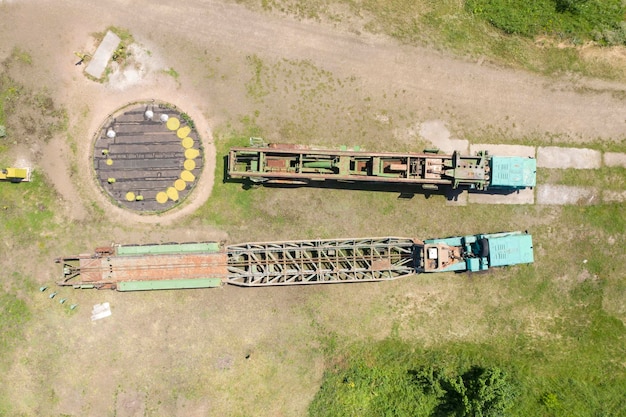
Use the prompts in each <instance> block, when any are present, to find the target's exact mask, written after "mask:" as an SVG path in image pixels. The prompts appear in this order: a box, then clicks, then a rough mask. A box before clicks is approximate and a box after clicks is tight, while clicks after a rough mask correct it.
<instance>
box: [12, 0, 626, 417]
mask: <svg viewBox="0 0 626 417" xmlns="http://www.w3.org/2000/svg"><path fill="white" fill-rule="evenodd" d="M0 16H2V21H4V22H11V24H0V60H2V59H4V58H6V57H7V56H9V55H10V54H11V52H12V51H13V49H14V48H16V47H18V48H20V49H21V50H23V51H26V52H27V53H28V54H30V55H31V57H32V61H33V62H32V65H31V66H30V67H28V71H22V72H21V73H19V74H15V76H16V77H17V79H18V80H19V81H20V82H22V83H23V84H25V85H30V86H33V88H37V89H45V90H46V91H47V92H48V93H49V94H50V95H51V97H52V98H53V99H54V100H55V102H57V103H59V104H60V105H61V106H63V107H65V108H66V109H68V112H69V130H68V133H69V135H71V137H72V138H73V139H74V140H75V141H76V153H75V157H73V156H72V155H73V154H72V150H71V146H70V144H68V141H67V140H66V139H67V138H66V137H63V136H58V137H54V138H53V139H52V140H50V141H49V142H48V143H45V144H28V145H20V144H18V145H16V146H15V147H14V148H13V149H12V150H11V152H12V155H13V156H14V157H15V158H19V159H21V160H25V161H29V162H31V163H32V164H33V165H34V166H35V167H36V168H37V169H38V170H41V171H42V172H44V173H45V175H46V176H47V178H48V179H49V180H50V182H51V183H52V184H53V185H54V187H55V189H56V191H57V192H58V193H59V195H60V196H61V199H62V202H61V206H62V207H63V208H64V211H65V213H64V214H65V216H66V217H67V219H69V220H70V221H76V222H85V223H86V224H88V223H90V222H93V223H96V224H97V223H101V224H107V225H110V229H109V230H108V233H107V235H106V236H92V237H89V238H88V239H92V240H93V246H98V245H101V244H102V243H107V242H110V241H117V242H128V241H133V242H134V241H137V240H138V239H141V240H143V241H155V240H166V241H168V240H170V241H175V240H178V241H185V240H190V241H192V240H211V239H217V240H221V239H226V238H228V236H227V233H226V232H225V231H222V230H217V229H212V228H208V227H206V228H201V229H194V230H186V229H183V228H180V227H178V226H177V225H176V222H177V221H178V220H181V219H184V218H185V217H186V216H188V215H189V214H190V213H192V212H193V211H194V210H196V209H197V208H198V207H200V206H201V205H202V204H203V203H204V202H205V201H206V200H207V198H209V196H210V193H211V189H212V184H213V181H214V180H215V178H213V177H214V172H213V170H212V169H205V170H204V172H203V177H202V178H201V179H200V181H199V187H198V188H197V189H196V190H195V191H194V193H193V196H192V198H191V199H190V201H188V202H186V203H185V204H184V205H183V206H182V207H181V208H180V209H177V210H175V211H174V212H172V213H169V214H166V215H163V216H140V215H135V214H132V213H128V212H126V211H123V210H121V209H117V208H115V207H113V206H111V205H110V204H109V203H108V202H107V201H106V199H105V198H104V196H102V195H101V193H99V192H96V191H94V190H95V189H96V188H95V184H94V183H93V182H92V181H91V168H90V163H91V161H90V158H89V155H90V146H91V141H92V139H93V134H94V132H95V130H96V129H97V128H98V126H99V125H100V124H101V123H102V121H103V120H104V119H105V118H106V117H107V115H108V114H110V113H111V112H113V111H114V110H115V109H117V108H119V107H121V106H122V105H124V104H126V103H128V102H132V101H135V100H143V99H151V98H156V99H159V100H162V101H166V102H169V103H173V104H175V105H176V106H178V107H179V108H180V109H182V110H183V111H185V112H186V113H188V114H189V115H190V116H191V117H192V118H193V120H194V121H195V123H196V125H197V128H198V131H199V133H200V134H201V135H202V139H203V141H204V147H205V152H206V157H207V160H208V161H211V160H213V159H214V158H215V157H216V155H215V152H216V151H215V147H214V146H213V140H214V139H213V134H214V130H215V129H216V128H218V127H219V128H225V126H227V125H228V123H232V122H233V121H239V120H240V119H241V117H243V116H247V115H250V114H254V113H255V111H258V109H259V108H262V110H263V111H262V112H261V116H260V117H259V120H260V121H261V122H263V124H264V126H265V132H264V133H265V135H266V136H268V137H269V139H270V140H272V139H273V140H276V138H278V139H280V140H283V139H285V135H284V133H285V132H286V131H288V129H287V130H286V129H285V124H284V122H281V121H279V120H278V119H277V118H276V117H275V116H274V115H275V114H280V113H281V112H282V111H283V110H285V111H286V112H287V111H288V109H289V108H290V106H293V105H295V104H294V103H295V99H293V100H294V101H289V99H287V100H285V101H284V102H282V103H272V104H271V105H272V106H274V105H275V108H273V109H268V107H269V106H270V105H269V104H267V103H266V104H265V105H263V106H262V105H260V104H258V102H255V100H254V99H251V98H250V92H249V89H248V88H247V87H246V85H247V83H249V81H250V78H251V73H250V64H249V63H250V60H251V57H259V58H260V59H262V60H263V62H266V63H285V62H309V63H311V64H313V65H314V66H315V67H317V68H321V69H323V70H324V71H328V72H330V73H332V74H333V76H334V77H335V78H336V79H342V80H351V82H352V84H351V85H352V87H353V94H354V95H353V96H352V95H348V96H346V97H345V100H346V101H348V102H349V101H350V100H355V101H356V100H360V101H363V97H364V96H366V97H393V99H391V98H389V99H386V100H388V102H389V101H393V104H389V106H390V108H392V107H393V108H403V109H406V113H405V115H404V117H405V120H404V121H403V123H399V124H398V125H397V131H396V133H397V138H398V140H402V138H403V137H404V136H406V135H408V137H409V138H410V140H415V141H417V140H419V138H418V137H416V136H415V135H414V134H413V133H411V132H414V131H416V130H417V131H419V129H416V126H419V124H420V123H423V122H425V121H428V120H443V121H444V122H445V123H446V124H447V125H448V127H450V128H451V129H452V130H453V131H454V134H455V137H463V134H464V133H468V132H476V131H481V130H482V129H494V130H497V131H502V132H506V133H507V135H503V137H502V143H506V141H507V140H509V138H524V137H531V138H532V137H543V136H544V135H549V136H550V137H551V138H552V141H553V143H554V144H569V145H575V146H578V145H584V144H586V143H591V142H595V141H597V140H616V139H617V140H622V141H623V140H624V138H625V137H626V100H623V99H621V98H620V97H624V93H625V92H626V85H623V84H619V83H612V82H606V81H599V80H586V79H580V78H575V79H559V80H552V79H546V78H543V77H539V76H536V75H533V74H528V73H526V72H522V71H516V70H510V69H502V68H496V67H494V66H491V65H489V64H485V63H477V62H470V61H467V60H460V59H455V58H453V57H451V56H448V55H446V54H444V53H440V52H437V51H433V50H429V49H424V48H418V47H408V46H403V45H399V44H397V43H396V42H395V41H393V40H391V39H388V38H385V37H383V36H375V35H370V34H366V33H362V34H358V35H357V34H354V33H352V32H351V31H349V30H348V28H342V27H341V25H334V26H333V27H331V26H327V25H324V24H322V23H316V22H306V21H304V22H303V21H297V20H291V19H288V18H285V17H280V16H275V15H272V14H258V13H254V12H252V11H249V10H247V9H246V8H244V7H242V6H240V5H237V4H231V3H229V2H221V1H213V0H186V1H183V2H166V3H163V2H147V1H128V0H117V1H109V2H98V1H94V0H83V1H76V0H75V1H72V0H59V1H56V2H53V3H50V2H44V1H41V0H32V1H4V2H2V1H0ZM34 22H36V24H35V23H34ZM111 25H112V26H116V27H121V28H125V29H128V30H129V32H130V33H131V34H132V35H133V36H134V38H135V40H136V42H137V44H138V45H141V48H140V49H137V50H135V56H134V58H135V60H136V61H135V66H133V67H132V68H128V69H126V71H124V72H117V73H115V74H112V76H111V78H110V82H108V83H104V84H101V83H96V82H93V81H90V80H88V79H87V78H86V77H85V76H83V74H82V71H83V69H84V67H83V66H76V65H75V63H76V61H77V58H76V56H75V54H74V52H75V51H81V52H90V53H93V52H94V51H95V45H94V40H93V36H92V34H93V33H95V32H102V31H103V30H104V29H105V28H106V27H108V26H111ZM285 65H287V64H285ZM170 69H174V70H175V72H176V73H177V74H178V75H177V76H173V75H172V74H171V73H169V74H168V73H167V71H168V70H170ZM270 88H271V86H270ZM343 91H344V92H345V90H343ZM383 106H384V105H383ZM383 110H384V109H383ZM267 112H269V115H267ZM272 112H274V113H272ZM331 113H333V114H334V116H333V117H335V118H336V119H342V118H346V119H350V118H351V117H353V116H354V117H355V118H356V116H355V115H353V114H351V113H350V112H349V111H343V110H342V112H341V114H339V115H338V114H335V113H337V112H334V111H331ZM383 113H384V111H383ZM377 117H378V118H377V121H376V122H377V123H383V124H384V123H386V120H387V119H385V117H387V116H385V115H384V114H382V115H379V116H377ZM331 122H332V123H335V122H336V120H332V121H331ZM353 122H354V121H353ZM356 122H358V120H357V121H356ZM356 122H354V123H356ZM332 123H329V126H332V125H333V124H332ZM339 123H340V122H339ZM313 133H315V134H316V135H317V137H318V138H319V141H320V142H325V141H333V140H337V139H336V138H334V133H333V132H332V131H328V130H324V127H323V126H322V127H318V130H316V131H315V132H313ZM333 138H334V139H333ZM286 139H289V138H286ZM343 141H344V143H345V142H347V141H348V140H347V139H344V140H343ZM374 142H375V140H374ZM73 158H75V160H74V159H73ZM72 163H75V164H76V167H75V169H76V170H77V175H72V176H71V180H70V175H69V174H70V172H71V171H72V169H73V168H72ZM94 206H97V207H99V208H100V209H101V212H102V213H103V218H101V219H99V218H94V217H93V213H94V211H93V209H92V207H94ZM98 212H99V211H98ZM133 224H137V226H133ZM86 233H87V232H86ZM266 234H267V239H273V238H277V237H273V236H272V231H267V232H266ZM85 239H87V238H85ZM93 246H92V247H93ZM90 249H91V247H86V248H84V250H85V251H87V250H90ZM32 255H33V257H34V259H36V262H34V264H35V265H34V266H32V267H30V269H29V271H30V272H32V273H33V274H39V275H38V278H37V280H38V282H45V281H49V280H51V279H53V277H54V271H50V269H51V268H49V267H50V259H48V258H38V257H37V254H36V249H33V253H32ZM58 255H61V254H58ZM67 255H69V254H67ZM403 285H406V284H403V283H394V284H392V285H390V286H389V287H388V290H386V291H387V292H386V293H380V292H379V291H378V290H376V289H375V288H374V287H372V286H369V285H364V286H362V287H358V288H356V289H355V288H354V287H352V288H351V289H350V291H351V297H352V299H355V300H361V299H367V300H370V302H371V303H373V304H376V303H380V304H381V305H384V304H385V303H386V302H387V301H386V300H387V299H388V297H389V294H391V293H393V291H398V290H400V291H401V290H402V288H403V287H402V286H403ZM346 291H347V290H345V289H314V288H305V289H303V288H280V289H267V290H259V291H258V292H257V293H254V294H252V293H250V292H248V293H245V295H244V291H242V290H240V289H235V288H228V291H226V290H216V291H215V292H213V293H211V296H210V297H209V296H207V293H206V292H202V291H199V292H188V293H185V294H183V295H180V294H168V293H161V294H159V295H156V294H137V295H134V298H133V303H132V304H131V303H129V302H127V301H126V302H124V301H122V298H121V296H120V295H119V294H117V293H99V292H84V293H81V294H80V295H76V294H75V293H70V292H68V293H67V295H68V296H71V297H75V298H76V297H79V301H80V304H81V306H84V307H81V308H82V310H80V311H79V312H78V313H77V314H76V315H74V316H71V317H70V318H68V316H67V315H65V314H62V313H59V311H60V309H58V308H56V306H55V308H52V307H50V306H51V305H52V304H51V303H50V300H48V299H47V297H46V296H45V295H42V296H41V300H40V301H38V302H37V305H36V306H35V307H34V308H35V315H36V317H37V319H36V324H34V325H33V326H31V327H30V328H29V329H28V332H27V335H26V337H27V338H29V339H30V340H33V341H36V343H33V347H32V348H31V350H29V349H28V348H26V349H25V350H24V351H20V352H18V353H17V357H18V358H20V360H19V361H18V362H16V364H15V365H14V366H13V367H12V368H11V370H10V371H9V373H8V374H7V377H9V378H10V380H11V381H13V384H12V386H11V387H9V388H7V395H10V396H12V398H13V401H14V403H13V404H12V406H13V409H14V411H15V412H16V414H19V413H23V414H24V415H59V414H63V415H72V416H79V415H80V416H106V415H111V416H113V415H117V416H144V415H150V416H151V415H172V416H205V415H267V416H280V415H285V416H291V415H294V416H296V415H303V414H304V413H305V410H306V407H307V405H308V403H309V402H310V400H311V398H312V397H313V395H314V394H315V392H316V390H317V388H318V384H319V381H320V380H321V376H322V372H323V356H322V353H321V352H320V351H319V346H318V345H317V343H316V341H315V340H306V337H307V335H306V333H304V334H303V333H302V332H303V331H302V330H301V329H303V328H304V329H306V328H308V327H309V326H311V324H310V323H311V322H312V321H314V320H312V317H313V316H314V315H315V314H318V313H312V312H315V311H316V310H315V308H316V305H317V304H316V303H317V302H318V300H321V299H324V300H328V299H334V300H336V302H337V303H342V302H343V299H342V297H343V296H344V295H345V292H346ZM424 297H427V295H424ZM126 300H128V298H126ZM104 301H110V302H111V304H112V306H113V316H112V317H110V318H108V319H105V320H103V321H101V322H97V323H91V322H89V320H88V317H89V310H90V307H89V306H90V305H93V304H95V303H101V302H104ZM361 308H363V307H362V306H361V305H360V304H359V303H356V304H355V305H354V306H353V309H354V311H355V313H354V315H353V316H350V317H356V316H357V315H358V311H359V310H360V309H361ZM163 312H167V314H165V315H164V314H163ZM78 318H80V320H78ZM69 320H71V325H68V323H69ZM364 320H365V321H366V323H365V324H363V322H359V323H354V326H353V327H351V330H350V331H351V332H353V333H354V334H358V333H359V332H358V329H359V326H368V328H369V329H370V330H371V329H376V328H377V327H379V323H380V318H379V317H366V318H364ZM381 336H384V334H381ZM293 340H297V341H299V344H298V345H297V348H295V349H289V348H287V347H286V346H289V343H291V342H290V341H293ZM37 346H39V347H41V346H46V349H43V351H39V350H38V348H37ZM276 346H280V347H281V348H280V349H275V347H276ZM305 359H306V360H305ZM303 363H307V365H306V366H303V365H302V364H303ZM41 369H45V370H46V371H45V372H43V373H42V372H36V371H34V370H41ZM197 369H204V370H206V372H197ZM267 381H271V384H268V383H267ZM250 386H253V387H254V389H253V390H251V391H252V392H253V395H250V394H249V391H250V390H249V387H250ZM199 387H201V388H199ZM42 392H43V394H42ZM281 393H282V395H281ZM42 398H45V399H46V404H42ZM277 398H281V399H282V401H283V402H278V401H276V399H277ZM235 406H236V407H242V408H241V409H235V408H234V407H235Z"/></svg>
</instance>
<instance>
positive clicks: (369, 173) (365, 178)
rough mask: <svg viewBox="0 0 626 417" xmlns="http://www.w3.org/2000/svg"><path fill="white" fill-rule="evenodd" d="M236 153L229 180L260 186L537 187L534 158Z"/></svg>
mask: <svg viewBox="0 0 626 417" xmlns="http://www.w3.org/2000/svg"><path fill="white" fill-rule="evenodd" d="M253 139H255V138H252V139H251V143H252V144H253V145H254V146H251V147H242V148H231V149H230V152H229V154H228V176H229V177H230V178H247V179H249V180H250V181H252V182H258V183H282V184H300V185H306V184H309V183H310V182H313V181H325V180H334V181H341V182H354V183H356V182H362V183H364V182H368V183H378V184H404V185H417V186H421V187H422V188H424V189H429V190H437V189H439V188H445V187H448V188H452V189H457V188H467V189H470V190H479V191H484V190H487V189H496V190H503V189H504V190H518V189H523V188H527V187H534V186H535V183H536V172H537V162H536V160H535V159H534V158H527V157H516V156H492V155H489V154H488V153H487V152H486V151H481V152H478V153H477V154H476V155H475V156H463V155H460V154H459V153H458V152H454V153H453V154H452V155H443V154H438V153H392V152H362V151H360V150H340V151H335V150H327V149H313V148H310V147H308V146H301V145H290V144H269V145H266V144H263V143H262V141H260V140H256V141H253Z"/></svg>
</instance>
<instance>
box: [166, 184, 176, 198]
mask: <svg viewBox="0 0 626 417" xmlns="http://www.w3.org/2000/svg"><path fill="white" fill-rule="evenodd" d="M167 196H168V197H169V198H170V200H173V201H178V191H176V188H174V187H168V188H167Z"/></svg>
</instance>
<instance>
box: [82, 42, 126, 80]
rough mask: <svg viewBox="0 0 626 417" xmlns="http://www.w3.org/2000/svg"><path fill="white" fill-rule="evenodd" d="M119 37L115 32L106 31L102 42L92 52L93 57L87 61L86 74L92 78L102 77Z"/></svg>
mask: <svg viewBox="0 0 626 417" xmlns="http://www.w3.org/2000/svg"><path fill="white" fill-rule="evenodd" d="M120 41H121V39H120V38H119V36H117V35H116V34H115V33H113V32H111V31H108V32H107V34H106V35H105V36H104V39H103V40H102V43H100V46H98V49H96V53H95V54H93V58H91V61H89V65H87V69H85V71H87V74H89V75H91V76H92V77H94V78H98V79H99V78H100V77H102V74H103V73H104V69H105V68H106V66H107V63H108V62H109V59H111V56H113V52H115V50H116V49H117V45H119V44H120Z"/></svg>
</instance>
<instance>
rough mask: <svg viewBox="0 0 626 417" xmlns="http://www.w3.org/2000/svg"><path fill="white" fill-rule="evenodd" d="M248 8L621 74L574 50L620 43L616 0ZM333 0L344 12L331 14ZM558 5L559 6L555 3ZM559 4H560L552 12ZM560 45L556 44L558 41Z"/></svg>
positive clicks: (359, 2)
mask: <svg viewBox="0 0 626 417" xmlns="http://www.w3.org/2000/svg"><path fill="white" fill-rule="evenodd" d="M247 3H248V4H249V5H250V6H251V7H260V8H261V9H264V10H269V11H279V12H282V13H288V14H291V15H295V16H297V17H299V18H302V19H317V20H322V19H327V20H330V21H331V22H344V21H350V20H354V19H356V20H357V21H361V23H362V26H363V30H366V31H370V32H374V33H384V34H387V35H390V36H393V37H395V38H397V39H398V40H400V41H401V42H404V43H408V44H422V45H423V44H427V45H434V46H436V47H439V48H443V49H448V50H451V51H454V52H456V53H458V54H461V55H466V56H470V57H473V58H478V57H484V58H487V59H489V60H492V61H495V62H496V63H498V64H504V65H511V66H515V67H520V68H525V69H528V70H531V71H536V72H539V73H542V74H548V75H552V74H560V73H570V72H574V73H578V74H582V75H586V76H592V77H600V78H608V79H620V80H624V79H626V72H625V71H624V68H623V65H622V64H621V63H620V62H619V61H617V62H611V61H609V60H603V59H599V60H598V59H592V58H585V57H583V55H581V50H580V49H579V48H577V46H578V45H579V44H581V43H582V42H585V41H588V40H593V41H594V42H596V43H597V44H599V45H615V44H617V45H621V44H624V42H625V41H626V22H625V21H624V6H623V5H621V2H620V0H587V1H578V0H540V1H536V2H527V1H522V0H497V1H490V0H468V1H456V0H437V1H435V0H419V1H415V0H393V1H391V0H390V1H384V0H383V1H381V0H336V1H323V0H317V1H307V0H261V1H258V0H257V1H254V0H249V1H247ZM336 4H341V5H343V6H344V9H345V10H346V11H344V12H340V13H338V12H336V8H335V7H333V5H336ZM558 5H561V6H560V7H561V8H559V6H558ZM559 10H562V11H561V12H559ZM559 43H561V45H559Z"/></svg>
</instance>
